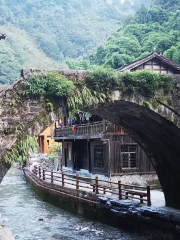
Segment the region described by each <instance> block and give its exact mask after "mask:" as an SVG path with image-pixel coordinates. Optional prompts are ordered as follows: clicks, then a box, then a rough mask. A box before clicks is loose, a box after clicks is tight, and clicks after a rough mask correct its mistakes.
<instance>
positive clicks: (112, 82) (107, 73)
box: [85, 67, 118, 94]
mask: <svg viewBox="0 0 180 240" xmlns="http://www.w3.org/2000/svg"><path fill="white" fill-rule="evenodd" d="M85 84H86V85H87V87H88V88H89V89H91V90H93V91H96V92H98V93H105V94H108V93H110V92H111V91H113V90H114V89H115V88H116V87H117V85H118V78H117V75H116V74H115V72H114V70H112V69H110V68H103V67H95V68H94V69H92V70H91V71H89V73H88V75H87V76H86V78H85Z"/></svg>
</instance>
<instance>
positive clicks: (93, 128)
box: [53, 120, 123, 139]
mask: <svg viewBox="0 0 180 240" xmlns="http://www.w3.org/2000/svg"><path fill="white" fill-rule="evenodd" d="M122 133H123V132H122V129H120V130H119V131H118V130H117V127H116V126H115V125H113V124H112V123H110V122H107V121H105V120H104V121H100V122H94V123H86V124H77V125H75V129H73V126H63V127H61V128H55V131H54V137H53V138H54V139H69V138H72V139H74V138H78V139H90V138H101V137H102V134H122Z"/></svg>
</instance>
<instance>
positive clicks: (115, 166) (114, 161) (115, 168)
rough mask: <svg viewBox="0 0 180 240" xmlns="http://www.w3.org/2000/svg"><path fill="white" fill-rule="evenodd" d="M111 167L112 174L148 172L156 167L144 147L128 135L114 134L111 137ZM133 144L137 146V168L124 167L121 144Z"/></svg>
mask: <svg viewBox="0 0 180 240" xmlns="http://www.w3.org/2000/svg"><path fill="white" fill-rule="evenodd" d="M109 141H110V169H111V174H112V175H113V174H118V173H133V172H140V173H147V172H153V171H154V168H153V166H152V164H151V162H150V160H149V158H148V157H147V156H146V154H145V152H144V151H143V150H142V148H141V147H140V146H139V145H138V144H137V143H135V142H134V141H133V139H132V138H131V137H129V136H128V135H114V136H112V137H111V138H110V139H109ZM126 144H128V145H129V144H133V145H136V146H137V152H136V153H137V155H136V156H137V159H136V167H135V168H122V158H121V145H126Z"/></svg>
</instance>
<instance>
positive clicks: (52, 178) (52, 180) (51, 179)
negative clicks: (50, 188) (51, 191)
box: [51, 170, 53, 183]
mask: <svg viewBox="0 0 180 240" xmlns="http://www.w3.org/2000/svg"><path fill="white" fill-rule="evenodd" d="M51 183H53V170H51Z"/></svg>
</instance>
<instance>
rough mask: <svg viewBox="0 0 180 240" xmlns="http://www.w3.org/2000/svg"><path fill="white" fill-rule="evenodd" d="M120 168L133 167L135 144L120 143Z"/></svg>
mask: <svg viewBox="0 0 180 240" xmlns="http://www.w3.org/2000/svg"><path fill="white" fill-rule="evenodd" d="M121 159H122V168H135V167H136V163H137V145H135V144H126V145H121Z"/></svg>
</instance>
